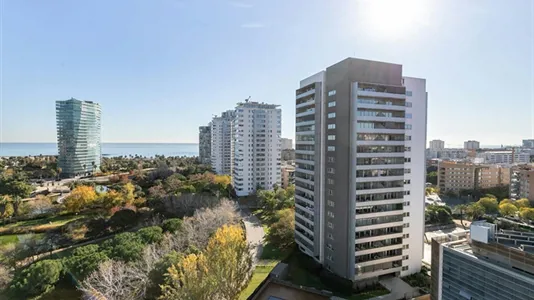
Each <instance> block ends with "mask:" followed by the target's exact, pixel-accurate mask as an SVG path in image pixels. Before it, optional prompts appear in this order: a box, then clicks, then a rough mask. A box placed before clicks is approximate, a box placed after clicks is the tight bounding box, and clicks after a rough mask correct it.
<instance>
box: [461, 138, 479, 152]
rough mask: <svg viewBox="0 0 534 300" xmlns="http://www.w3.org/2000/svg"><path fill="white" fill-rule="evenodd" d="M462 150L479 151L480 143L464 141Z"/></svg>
mask: <svg viewBox="0 0 534 300" xmlns="http://www.w3.org/2000/svg"><path fill="white" fill-rule="evenodd" d="M464 149H466V150H477V149H480V142H478V141H471V140H469V141H465V142H464Z"/></svg>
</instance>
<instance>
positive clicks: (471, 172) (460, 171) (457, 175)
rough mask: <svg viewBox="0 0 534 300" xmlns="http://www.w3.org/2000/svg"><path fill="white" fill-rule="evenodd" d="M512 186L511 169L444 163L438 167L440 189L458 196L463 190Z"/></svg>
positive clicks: (497, 166) (500, 166)
mask: <svg viewBox="0 0 534 300" xmlns="http://www.w3.org/2000/svg"><path fill="white" fill-rule="evenodd" d="M508 184H510V167H508V166H502V165H478V164H472V163H463V162H452V161H442V162H440V163H439V165H438V187H439V188H440V190H441V191H443V192H453V193H455V194H458V193H459V192H460V191H461V190H473V189H484V188H491V187H496V186H501V185H508Z"/></svg>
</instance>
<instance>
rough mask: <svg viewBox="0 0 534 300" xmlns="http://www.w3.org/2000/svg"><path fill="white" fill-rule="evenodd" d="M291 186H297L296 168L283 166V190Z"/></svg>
mask: <svg viewBox="0 0 534 300" xmlns="http://www.w3.org/2000/svg"><path fill="white" fill-rule="evenodd" d="M290 184H295V166H292V165H288V164H284V165H282V188H284V189H286V188H287V187H288V186H289V185H290Z"/></svg>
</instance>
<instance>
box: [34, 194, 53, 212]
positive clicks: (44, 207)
mask: <svg viewBox="0 0 534 300" xmlns="http://www.w3.org/2000/svg"><path fill="white" fill-rule="evenodd" d="M30 206H31V207H32V209H33V210H34V211H35V212H36V213H37V214H44V213H46V212H48V211H49V210H50V209H51V208H52V200H50V198H49V197H47V196H45V195H37V197H35V200H33V201H32V202H31V203H30Z"/></svg>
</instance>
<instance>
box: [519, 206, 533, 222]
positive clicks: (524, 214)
mask: <svg viewBox="0 0 534 300" xmlns="http://www.w3.org/2000/svg"><path fill="white" fill-rule="evenodd" d="M519 216H520V217H521V218H522V219H524V220H530V221H534V208H529V207H521V208H520V209H519Z"/></svg>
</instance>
